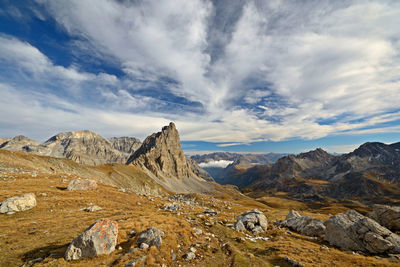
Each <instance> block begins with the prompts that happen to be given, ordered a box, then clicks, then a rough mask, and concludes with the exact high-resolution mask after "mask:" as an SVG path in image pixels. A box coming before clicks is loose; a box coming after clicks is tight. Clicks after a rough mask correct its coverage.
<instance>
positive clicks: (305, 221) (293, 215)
mask: <svg viewBox="0 0 400 267" xmlns="http://www.w3.org/2000/svg"><path fill="white" fill-rule="evenodd" d="M279 224H280V225H282V226H285V227H288V228H290V229H292V230H294V231H296V232H298V233H300V234H303V235H307V236H322V235H324V233H325V225H324V222H323V221H321V220H318V219H316V218H313V217H310V216H300V214H299V213H298V212H297V211H294V210H291V211H290V212H289V214H288V215H287V216H286V220H284V221H282V222H280V223H279Z"/></svg>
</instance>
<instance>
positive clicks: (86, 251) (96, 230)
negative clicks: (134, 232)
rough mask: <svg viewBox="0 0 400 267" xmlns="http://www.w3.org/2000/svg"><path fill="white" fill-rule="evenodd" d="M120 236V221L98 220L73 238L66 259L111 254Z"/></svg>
mask: <svg viewBox="0 0 400 267" xmlns="http://www.w3.org/2000/svg"><path fill="white" fill-rule="evenodd" d="M117 237H118V223H117V222H116V221H111V220H109V219H100V220H97V221H96V222H95V223H94V224H92V225H91V226H89V227H88V228H87V229H86V230H85V231H84V232H83V233H82V234H81V235H80V236H78V237H77V238H75V239H74V240H72V242H71V244H70V245H69V246H68V248H67V251H66V252H65V259H66V260H81V259H84V258H94V257H96V256H98V255H102V254H110V253H111V252H113V251H114V250H115V246H116V244H117Z"/></svg>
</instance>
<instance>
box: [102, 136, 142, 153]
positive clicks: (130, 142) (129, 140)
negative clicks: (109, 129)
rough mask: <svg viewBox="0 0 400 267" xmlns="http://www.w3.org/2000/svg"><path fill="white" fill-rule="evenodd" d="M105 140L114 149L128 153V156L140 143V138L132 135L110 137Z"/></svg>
mask: <svg viewBox="0 0 400 267" xmlns="http://www.w3.org/2000/svg"><path fill="white" fill-rule="evenodd" d="M107 140H108V142H110V144H111V146H112V147H113V148H114V149H116V150H118V151H120V152H123V153H126V154H129V156H130V155H132V153H133V152H135V151H136V150H137V149H138V148H139V147H140V146H141V145H142V143H141V142H140V140H139V139H137V138H134V137H127V136H124V137H112V138H108V139H107Z"/></svg>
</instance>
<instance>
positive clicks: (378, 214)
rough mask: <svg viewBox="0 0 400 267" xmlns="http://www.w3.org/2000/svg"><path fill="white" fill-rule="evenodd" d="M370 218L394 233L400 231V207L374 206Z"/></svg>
mask: <svg viewBox="0 0 400 267" xmlns="http://www.w3.org/2000/svg"><path fill="white" fill-rule="evenodd" d="M368 217H370V218H372V219H374V220H375V221H377V222H378V223H379V224H380V225H382V226H385V227H386V228H388V229H390V230H392V231H400V206H396V207H393V206H386V205H374V206H372V212H371V213H369V214H368Z"/></svg>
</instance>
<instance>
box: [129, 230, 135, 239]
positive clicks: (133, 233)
mask: <svg viewBox="0 0 400 267" xmlns="http://www.w3.org/2000/svg"><path fill="white" fill-rule="evenodd" d="M136 234H137V232H136V230H132V231H130V232H129V233H128V236H129V238H132V237H134V236H136Z"/></svg>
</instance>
